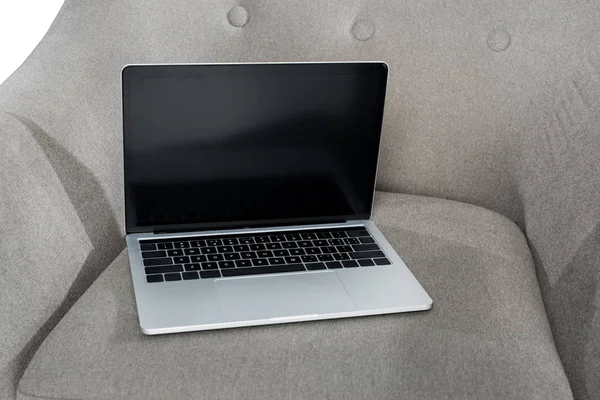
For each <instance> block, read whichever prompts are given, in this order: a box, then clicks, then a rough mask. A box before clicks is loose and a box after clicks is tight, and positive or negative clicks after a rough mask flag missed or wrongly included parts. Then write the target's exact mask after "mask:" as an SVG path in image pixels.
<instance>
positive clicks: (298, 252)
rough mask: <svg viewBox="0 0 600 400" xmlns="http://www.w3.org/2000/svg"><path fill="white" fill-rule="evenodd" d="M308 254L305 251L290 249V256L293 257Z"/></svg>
mask: <svg viewBox="0 0 600 400" xmlns="http://www.w3.org/2000/svg"><path fill="white" fill-rule="evenodd" d="M305 254H306V251H304V249H290V255H292V256H303V255H305Z"/></svg>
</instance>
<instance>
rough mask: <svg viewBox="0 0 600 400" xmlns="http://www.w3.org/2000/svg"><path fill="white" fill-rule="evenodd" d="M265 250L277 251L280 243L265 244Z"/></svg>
mask: <svg viewBox="0 0 600 400" xmlns="http://www.w3.org/2000/svg"><path fill="white" fill-rule="evenodd" d="M265 247H266V248H267V250H277V249H281V243H267V244H265Z"/></svg>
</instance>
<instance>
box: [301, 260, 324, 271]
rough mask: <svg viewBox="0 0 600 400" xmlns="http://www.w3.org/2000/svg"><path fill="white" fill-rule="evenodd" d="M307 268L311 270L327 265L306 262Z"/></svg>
mask: <svg viewBox="0 0 600 400" xmlns="http://www.w3.org/2000/svg"><path fill="white" fill-rule="evenodd" d="M306 269H307V270H309V271H315V270H318V269H327V267H326V266H325V264H324V263H322V262H317V263H311V264H306Z"/></svg>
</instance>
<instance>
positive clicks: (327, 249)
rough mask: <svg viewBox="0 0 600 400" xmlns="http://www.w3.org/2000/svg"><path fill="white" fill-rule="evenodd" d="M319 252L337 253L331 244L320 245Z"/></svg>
mask: <svg viewBox="0 0 600 400" xmlns="http://www.w3.org/2000/svg"><path fill="white" fill-rule="evenodd" d="M321 252H323V253H327V254H331V253H337V249H336V248H335V247H333V246H327V247H321Z"/></svg>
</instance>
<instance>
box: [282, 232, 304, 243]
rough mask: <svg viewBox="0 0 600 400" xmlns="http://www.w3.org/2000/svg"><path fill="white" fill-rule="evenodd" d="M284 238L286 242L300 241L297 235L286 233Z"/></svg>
mask: <svg viewBox="0 0 600 400" xmlns="http://www.w3.org/2000/svg"><path fill="white" fill-rule="evenodd" d="M285 238H286V239H287V240H288V241H296V240H302V238H301V237H300V235H298V234H297V233H288V234H287V235H285Z"/></svg>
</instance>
